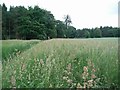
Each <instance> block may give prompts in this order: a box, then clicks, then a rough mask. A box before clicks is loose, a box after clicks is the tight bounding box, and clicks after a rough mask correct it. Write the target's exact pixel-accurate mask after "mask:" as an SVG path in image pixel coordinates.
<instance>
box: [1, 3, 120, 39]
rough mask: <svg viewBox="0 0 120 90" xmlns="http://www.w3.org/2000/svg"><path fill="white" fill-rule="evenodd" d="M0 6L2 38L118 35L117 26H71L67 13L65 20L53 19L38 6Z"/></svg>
mask: <svg viewBox="0 0 120 90" xmlns="http://www.w3.org/2000/svg"><path fill="white" fill-rule="evenodd" d="M0 8H2V39H27V40H29V39H41V40H45V39H51V38H100V37H120V33H119V32H120V29H119V28H117V27H114V28H113V27H108V26H106V27H102V26H101V27H99V28H92V29H88V28H84V29H76V28H75V27H73V26H71V25H70V23H71V22H72V21H71V19H70V17H69V15H67V16H66V17H65V21H60V20H55V18H54V16H53V14H52V13H51V12H50V11H47V10H44V9H41V8H39V7H38V6H34V7H28V8H25V7H24V6H16V7H13V6H10V9H9V10H7V7H6V5H5V4H3V5H0Z"/></svg>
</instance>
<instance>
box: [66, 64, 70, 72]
mask: <svg viewBox="0 0 120 90" xmlns="http://www.w3.org/2000/svg"><path fill="white" fill-rule="evenodd" d="M67 70H68V71H69V72H70V71H71V63H69V64H68V66H67Z"/></svg>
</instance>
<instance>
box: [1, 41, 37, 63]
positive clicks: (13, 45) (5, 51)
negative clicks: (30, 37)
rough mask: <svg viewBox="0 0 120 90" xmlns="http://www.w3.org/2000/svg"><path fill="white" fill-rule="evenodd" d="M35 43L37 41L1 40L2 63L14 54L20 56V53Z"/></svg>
mask: <svg viewBox="0 0 120 90" xmlns="http://www.w3.org/2000/svg"><path fill="white" fill-rule="evenodd" d="M36 43H38V41H27V40H24V41H23V40H2V59H3V61H4V60H6V59H9V58H11V57H13V56H14V55H15V54H20V53H21V52H22V51H25V50H27V49H28V48H30V47H32V46H33V45H34V44H36Z"/></svg>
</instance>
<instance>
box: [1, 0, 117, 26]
mask: <svg viewBox="0 0 120 90" xmlns="http://www.w3.org/2000/svg"><path fill="white" fill-rule="evenodd" d="M118 1H119V0H2V3H3V2H4V3H5V4H6V6H7V7H9V6H10V5H12V6H19V5H23V6H25V7H27V6H34V5H39V7H41V8H44V9H46V10H48V11H51V12H52V13H53V14H54V16H55V18H56V19H59V20H63V17H64V15H66V14H69V15H70V16H71V19H72V22H73V24H72V25H73V26H75V27H76V28H92V27H99V26H115V27H117V26H118V24H117V23H118V15H117V8H118V6H117V5H118Z"/></svg>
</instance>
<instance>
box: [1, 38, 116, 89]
mask: <svg viewBox="0 0 120 90" xmlns="http://www.w3.org/2000/svg"><path fill="white" fill-rule="evenodd" d="M117 50H118V42H117V39H116V38H114V39H68V40H67V39H57V40H56V39H53V40H48V41H44V42H41V43H39V44H37V45H35V46H34V47H32V48H30V49H29V50H27V51H25V52H23V53H21V54H20V55H18V56H16V57H14V58H12V60H8V62H6V65H4V64H3V85H2V86H3V88H6V87H7V88H12V87H16V88H23V87H24V88H48V87H49V88H50V87H51V88H85V87H88V88H104V87H116V86H117V85H118V84H117V82H118V74H117V73H118V54H117V53H118V52H117Z"/></svg>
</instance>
